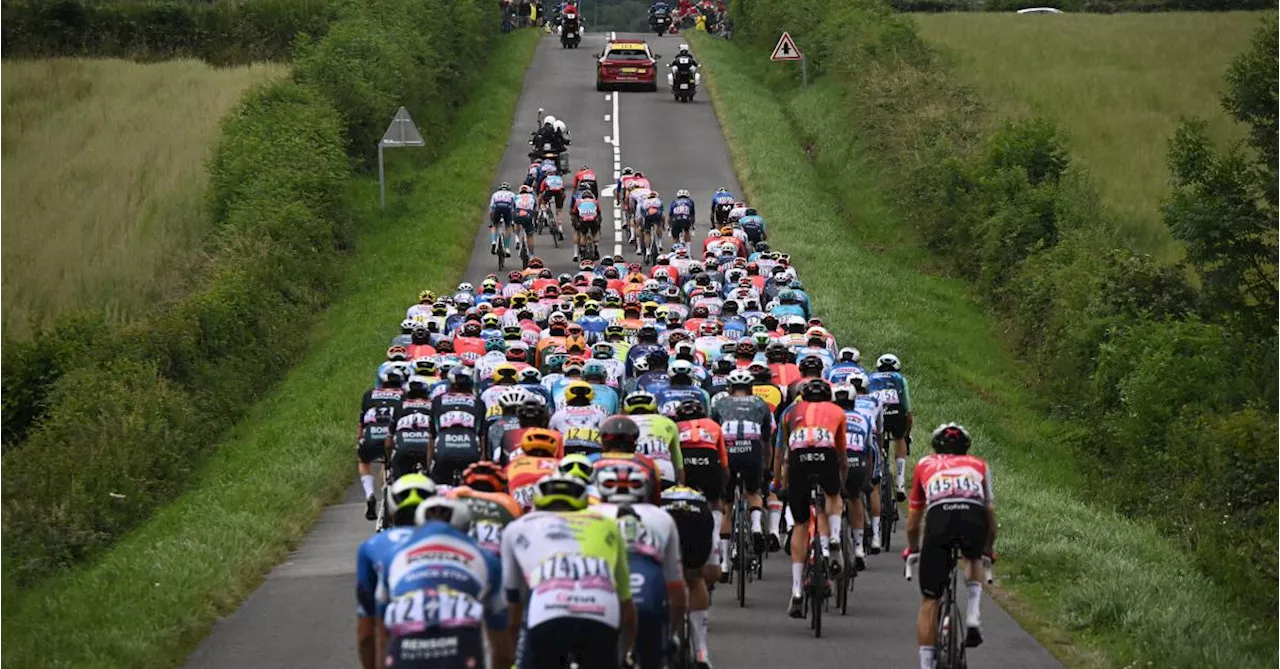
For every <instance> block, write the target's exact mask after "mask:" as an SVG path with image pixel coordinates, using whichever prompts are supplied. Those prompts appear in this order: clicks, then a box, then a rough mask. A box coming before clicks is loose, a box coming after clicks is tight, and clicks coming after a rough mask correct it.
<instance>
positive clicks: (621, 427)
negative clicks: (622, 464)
mask: <svg viewBox="0 0 1280 669" xmlns="http://www.w3.org/2000/svg"><path fill="white" fill-rule="evenodd" d="M635 394H637V393H632V395H635ZM646 394H647V393H646ZM649 398H650V399H653V395H649ZM628 399H630V398H629V397H628ZM653 401H654V403H655V406H656V402H657V400H653ZM639 438H640V428H639V426H637V425H636V422H635V421H633V420H631V419H630V418H627V417H626V416H610V417H608V418H606V419H604V421H603V422H601V423H600V445H601V446H602V447H604V450H605V451H611V452H620V453H634V452H635V450H636V440H638V439H639Z"/></svg>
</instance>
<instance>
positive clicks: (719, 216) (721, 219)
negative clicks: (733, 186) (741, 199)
mask: <svg viewBox="0 0 1280 669" xmlns="http://www.w3.org/2000/svg"><path fill="white" fill-rule="evenodd" d="M731 211H733V203H732V202H730V203H726V204H718V205H716V206H715V209H712V210H711V217H712V218H714V219H715V222H716V225H717V226H720V225H724V224H725V223H726V222H728V220H729V212H731Z"/></svg>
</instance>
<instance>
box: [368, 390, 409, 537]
mask: <svg viewBox="0 0 1280 669" xmlns="http://www.w3.org/2000/svg"><path fill="white" fill-rule="evenodd" d="M404 380H405V373H404V371H403V370H402V369H401V368H400V367H399V366H395V365H393V366H390V367H388V368H387V369H386V370H384V371H383V372H382V376H381V377H380V378H379V379H378V385H377V386H375V387H373V388H370V389H369V390H366V391H365V393H364V399H362V400H361V401H360V432H359V433H358V434H357V435H356V457H357V458H358V460H359V464H358V470H359V472H360V485H361V487H363V488H364V497H365V509H364V517H365V518H366V519H368V520H374V519H376V518H377V517H378V511H377V508H378V502H377V499H376V498H375V497H374V496H373V466H372V463H373V462H374V461H375V460H380V459H386V455H387V439H388V437H389V436H390V435H391V426H392V421H393V420H394V419H395V415H396V411H397V410H399V408H400V401H401V399H402V398H403V397H404V388H403V385H404Z"/></svg>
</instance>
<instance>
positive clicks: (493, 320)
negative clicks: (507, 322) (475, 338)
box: [480, 311, 502, 328]
mask: <svg viewBox="0 0 1280 669" xmlns="http://www.w3.org/2000/svg"><path fill="white" fill-rule="evenodd" d="M480 322H481V323H483V324H484V326H485V327H494V328H496V327H498V326H499V325H502V319H501V318H498V314H495V313H493V312H492V311H491V312H489V313H487V314H485V315H484V316H483V317H481V318H480Z"/></svg>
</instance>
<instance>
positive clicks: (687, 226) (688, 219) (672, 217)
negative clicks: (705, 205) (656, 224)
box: [667, 188, 697, 244]
mask: <svg viewBox="0 0 1280 669" xmlns="http://www.w3.org/2000/svg"><path fill="white" fill-rule="evenodd" d="M696 220H697V217H696V215H695V212H694V204H693V198H692V197H689V191H688V190H687V189H685V188H681V189H680V190H678V191H676V197H675V199H674V200H672V201H671V210H670V212H668V214H667V223H668V224H670V225H671V240H672V242H684V243H686V244H688V243H689V242H690V240H691V236H690V235H691V231H692V230H693V223H694V221H696Z"/></svg>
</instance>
